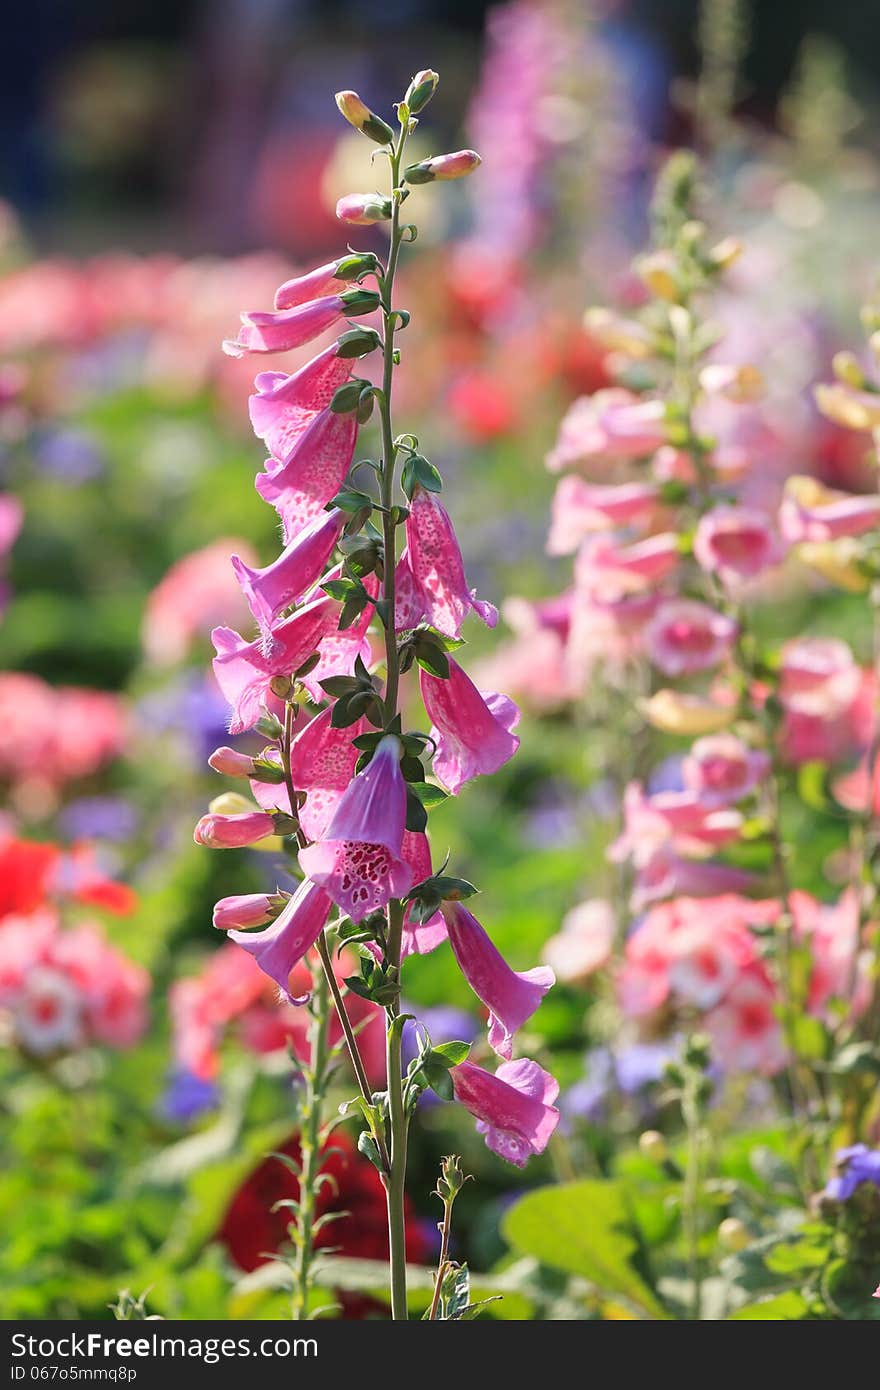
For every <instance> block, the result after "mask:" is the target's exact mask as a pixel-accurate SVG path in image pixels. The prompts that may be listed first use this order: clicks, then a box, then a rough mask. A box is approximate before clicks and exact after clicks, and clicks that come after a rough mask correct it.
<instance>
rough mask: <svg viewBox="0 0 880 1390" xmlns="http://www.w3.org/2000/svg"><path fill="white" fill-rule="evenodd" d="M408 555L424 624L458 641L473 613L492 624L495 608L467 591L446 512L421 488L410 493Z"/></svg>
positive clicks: (407, 528)
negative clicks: (463, 624)
mask: <svg viewBox="0 0 880 1390" xmlns="http://www.w3.org/2000/svg"><path fill="white" fill-rule="evenodd" d="M406 553H407V561H408V566H409V570H410V573H411V575H412V579H413V586H414V590H415V596H417V598H418V602H419V604H420V606H421V610H422V617H423V619H424V621H425V622H427V623H429V624H430V625H431V626H432V627H435V628H436V629H437V631H438V632H442V633H444V634H445V635H446V636H447V637H458V636H459V635H460V633H461V626H462V623H463V622H464V620H465V618H466V617H467V615H468V613H470V612H471V610H473V611H474V612H476V613H477V614H478V615H479V617H481V618H482V619H483V622H485V623H486V624H487V625H488V626H489V627H494V626H495V624H496V623H497V621H498V610H497V609H496V608H495V607H494V606H493V605H492V604H491V603H484V602H482V601H481V600H479V599H477V598H475V597H474V593H473V590H472V589H469V588H468V583H467V579H466V578H465V573H464V562H463V560H462V558H461V549H460V547H459V544H458V538H457V536H456V534H455V530H454V528H453V525H452V522H451V520H450V518H449V513H448V512H447V511H446V508H445V507H444V506H443V503H442V502H441V501H440V499H439V497H438V496H437V495H436V493H433V492H426V491H425V489H424V488H421V487H418V488H416V490H415V492H414V493H413V497H412V501H411V503H410V509H409V516H408V517H407V520H406Z"/></svg>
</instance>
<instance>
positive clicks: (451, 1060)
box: [431, 1042, 471, 1067]
mask: <svg viewBox="0 0 880 1390" xmlns="http://www.w3.org/2000/svg"><path fill="white" fill-rule="evenodd" d="M470 1050H471V1045H470V1043H466V1042H445V1043H438V1044H437V1046H436V1047H432V1048H431V1056H432V1057H442V1058H443V1059H444V1061H445V1063H446V1065H447V1067H457V1066H459V1065H460V1064H461V1063H462V1062H464V1061H466V1059H467V1055H468V1053H469V1052H470Z"/></svg>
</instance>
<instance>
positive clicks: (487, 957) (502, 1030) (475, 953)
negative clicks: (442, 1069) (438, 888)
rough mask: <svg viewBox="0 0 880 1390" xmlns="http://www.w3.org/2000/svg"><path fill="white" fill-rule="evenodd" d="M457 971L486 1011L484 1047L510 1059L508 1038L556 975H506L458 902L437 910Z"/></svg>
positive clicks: (544, 971)
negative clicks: (487, 1027) (487, 1015)
mask: <svg viewBox="0 0 880 1390" xmlns="http://www.w3.org/2000/svg"><path fill="white" fill-rule="evenodd" d="M440 910H441V912H442V913H443V917H444V919H445V921H446V929H447V931H448V933H449V944H450V946H451V947H452V951H453V954H454V956H455V959H456V960H457V961H458V965H459V969H460V970H461V973H462V974H463V975H464V977H465V979H466V980H467V982H468V984H469V985H470V987H471V989H472V990H473V991H474V994H475V995H476V996H477V998H478V999H481V1000H482V1001H483V1003H484V1004H485V1005H486V1008H487V1009H488V1010H489V1046H490V1047H491V1048H493V1049H494V1051H495V1052H497V1053H498V1055H499V1057H505V1058H507V1059H508V1060H509V1059H510V1056H511V1053H512V1051H513V1035H514V1033H515V1032H516V1030H517V1029H518V1028H521V1027H522V1025H523V1024H524V1023H525V1022H526V1020H527V1019H529V1018H531V1016H532V1014H533V1013H534V1012H535V1010H536V1009H537V1008H538V1005H539V1004H540V1003H541V1000H542V999H543V998H544V995H545V994H546V993H547V991H548V989H550V988H551V986H552V985H554V984H555V983H556V976H555V975H554V973H553V971H552V970H551V969H550V967H549V966H547V965H538V966H536V967H535V968H534V969H533V970H526V971H525V972H524V973H522V974H520V973H518V972H517V971H516V970H511V968H510V966H509V965H508V964H507V962H506V960H505V959H504V957H503V956H502V954H501V952H500V951H499V950H498V949H497V948H496V947H495V946H494V945H493V943H492V942H491V940H490V939H489V936H488V934H487V933H486V932H485V930H484V929H483V927H482V926H481V925H480V923H479V922H478V921H477V919H476V917H474V916H472V914H471V913H470V912H468V911H467V909H466V908H465V907H463V906H462V904H461V903H460V902H445V903H444V904H443V906H442V908H441V909H440Z"/></svg>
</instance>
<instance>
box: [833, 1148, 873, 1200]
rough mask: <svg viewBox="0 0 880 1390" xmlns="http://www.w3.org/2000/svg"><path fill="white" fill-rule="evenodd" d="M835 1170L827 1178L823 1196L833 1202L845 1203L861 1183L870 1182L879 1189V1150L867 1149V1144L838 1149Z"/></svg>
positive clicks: (835, 1156) (835, 1157)
mask: <svg viewBox="0 0 880 1390" xmlns="http://www.w3.org/2000/svg"><path fill="white" fill-rule="evenodd" d="M834 1166H835V1168H836V1169H837V1172H836V1173H835V1175H834V1177H833V1178H829V1180H828V1184H827V1186H826V1188H825V1194H824V1195H825V1196H826V1197H831V1198H832V1199H833V1200H834V1201H835V1202H846V1201H848V1200H849V1198H850V1197H851V1196H852V1195H853V1193H854V1192H855V1190H856V1188H857V1187H858V1186H859V1185H860V1184H861V1183H863V1182H872V1183H874V1185H875V1186H876V1187H880V1149H869V1148H868V1146H867V1144H852V1145H851V1146H850V1148H848V1149H838V1151H837V1153H836V1154H835V1155H834Z"/></svg>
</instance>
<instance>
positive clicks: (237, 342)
mask: <svg viewBox="0 0 880 1390" xmlns="http://www.w3.org/2000/svg"><path fill="white" fill-rule="evenodd" d="M345 312H346V303H345V300H344V299H343V298H342V296H341V295H339V294H330V295H326V296H324V297H323V298H322V299H311V300H307V301H306V302H305V303H304V304H297V305H295V306H294V307H293V308H291V309H281V310H278V311H276V312H274V313H273V312H271V311H269V310H265V311H257V310H254V311H252V312H249V313H243V314H242V316H241V328H240V329H239V330H238V337H237V338H227V339H225V341H224V343H223V351H224V352H225V353H226V355H227V357H245V356H247V354H248V353H251V352H289V351H290V349H291V348H298V347H302V346H303V344H304V343H310V342H311V341H312V339H313V338H317V337H318V336H319V334H321V333H325V332H326V331H327V329H328V328H332V327H333V325H334V324H335V323H338V322H339V320H340V319H341V318H342V316H343V314H345Z"/></svg>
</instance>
